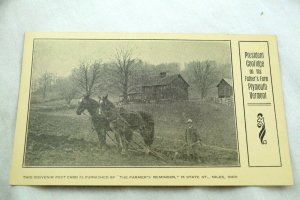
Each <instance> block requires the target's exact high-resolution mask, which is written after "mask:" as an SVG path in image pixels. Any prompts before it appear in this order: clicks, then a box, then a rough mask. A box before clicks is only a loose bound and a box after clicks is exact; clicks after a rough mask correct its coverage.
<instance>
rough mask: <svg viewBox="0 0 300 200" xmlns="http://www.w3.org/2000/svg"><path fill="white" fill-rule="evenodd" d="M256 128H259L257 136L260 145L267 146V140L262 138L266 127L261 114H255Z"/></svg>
mask: <svg viewBox="0 0 300 200" xmlns="http://www.w3.org/2000/svg"><path fill="white" fill-rule="evenodd" d="M257 127H258V128H260V131H259V135H258V137H259V139H260V142H261V143H262V144H267V140H264V137H265V135H266V127H265V119H264V117H263V114H262V113H258V114H257Z"/></svg>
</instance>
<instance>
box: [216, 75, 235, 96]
mask: <svg viewBox="0 0 300 200" xmlns="http://www.w3.org/2000/svg"><path fill="white" fill-rule="evenodd" d="M217 88H218V97H219V98H228V97H232V96H233V81H232V79H228V78H222V79H221V81H220V82H219V84H218V85H217Z"/></svg>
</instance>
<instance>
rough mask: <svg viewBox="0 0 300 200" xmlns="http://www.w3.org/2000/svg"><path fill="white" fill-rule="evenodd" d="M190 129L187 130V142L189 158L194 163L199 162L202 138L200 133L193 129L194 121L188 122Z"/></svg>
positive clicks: (189, 120)
mask: <svg viewBox="0 0 300 200" xmlns="http://www.w3.org/2000/svg"><path fill="white" fill-rule="evenodd" d="M187 124H188V127H187V129H186V130H185V142H186V146H187V156H188V158H189V159H190V160H192V161H198V150H199V149H198V146H199V144H200V137H199V135H198V131H197V129H196V128H194V127H193V121H192V119H188V121H187Z"/></svg>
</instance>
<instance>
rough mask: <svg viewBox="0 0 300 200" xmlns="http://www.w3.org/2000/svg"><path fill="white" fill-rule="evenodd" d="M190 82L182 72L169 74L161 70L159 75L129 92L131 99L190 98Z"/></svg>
mask: <svg viewBox="0 0 300 200" xmlns="http://www.w3.org/2000/svg"><path fill="white" fill-rule="evenodd" d="M189 86H190V85H189V84H188V83H187V82H186V81H185V80H184V78H183V77H182V76H181V75H180V74H174V75H167V73H166V72H161V73H160V74H159V75H158V76H152V77H148V78H147V80H143V82H142V83H141V84H140V85H139V86H137V87H136V88H135V90H134V92H131V93H129V94H128V99H129V101H144V102H150V101H160V100H188V99H189V94H188V88H189Z"/></svg>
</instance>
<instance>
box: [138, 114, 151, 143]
mask: <svg viewBox="0 0 300 200" xmlns="http://www.w3.org/2000/svg"><path fill="white" fill-rule="evenodd" d="M138 113H139V114H140V115H141V117H142V119H143V121H144V124H145V130H144V132H141V135H142V137H143V138H144V142H145V144H146V145H147V146H151V145H152V144H153V141H154V119H153V116H152V115H151V114H149V113H147V112H144V111H139V112H138Z"/></svg>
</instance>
